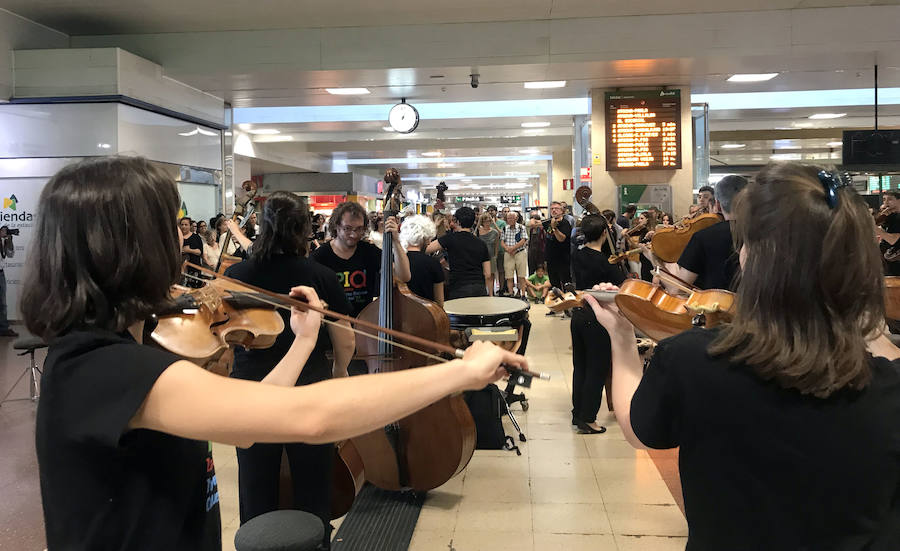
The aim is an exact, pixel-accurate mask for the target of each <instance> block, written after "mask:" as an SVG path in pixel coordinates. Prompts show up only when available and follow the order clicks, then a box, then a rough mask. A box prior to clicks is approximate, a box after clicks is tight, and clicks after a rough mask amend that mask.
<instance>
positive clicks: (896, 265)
mask: <svg viewBox="0 0 900 551" xmlns="http://www.w3.org/2000/svg"><path fill="white" fill-rule="evenodd" d="M882 201H884V204H883V205H882V207H881V213H882V214H887V218H886V219H885V221H884V223H883V224H882V225H881V226H878V227H876V228H875V233H876V235H878V238H879V243H878V247H879V248H880V249H881V254H882V258H883V264H884V275H888V276H896V275H900V254H898V255H897V260H894V255H893V254H892V253H894V252H895V251H897V252H898V253H900V243H898V242H897V241H898V240H900V212H898V211H900V191H887V192H885V193H884V195H883V196H882ZM885 253H887V254H885Z"/></svg>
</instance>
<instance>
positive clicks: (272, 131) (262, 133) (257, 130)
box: [247, 128, 281, 136]
mask: <svg viewBox="0 0 900 551" xmlns="http://www.w3.org/2000/svg"><path fill="white" fill-rule="evenodd" d="M247 132H249V133H250V134H259V135H260V136H270V135H272V134H281V130H276V129H275V128H253V129H250V130H247Z"/></svg>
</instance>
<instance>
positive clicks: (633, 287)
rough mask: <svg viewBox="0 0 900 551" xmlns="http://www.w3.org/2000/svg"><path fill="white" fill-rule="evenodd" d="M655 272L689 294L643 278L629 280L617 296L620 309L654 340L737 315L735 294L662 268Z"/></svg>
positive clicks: (729, 319)
mask: <svg viewBox="0 0 900 551" xmlns="http://www.w3.org/2000/svg"><path fill="white" fill-rule="evenodd" d="M654 274H655V275H656V276H657V277H659V278H660V279H664V280H667V281H669V282H671V283H673V284H674V285H676V286H677V287H679V288H680V289H681V290H682V291H684V292H686V293H687V296H686V297H685V296H676V295H673V294H670V293H668V292H667V291H666V290H665V289H663V288H662V287H661V286H658V285H653V284H652V283H649V282H647V281H643V280H641V279H627V280H625V282H624V283H623V284H622V285H621V286H620V287H619V292H618V294H617V295H616V298H615V302H616V306H617V307H618V309H619V311H620V312H621V313H622V314H623V315H624V316H625V317H626V318H628V321H630V322H631V324H632V325H634V326H635V327H636V328H638V329H639V330H640V331H642V332H643V333H644V334H646V335H647V336H648V337H650V338H651V339H653V340H655V341H659V340H662V339H665V338H667V337H671V336H673V335H677V334H678V333H681V332H683V331H686V330H688V329H690V328H691V327H714V326H716V325H718V324H720V323H725V322H728V321H731V319H732V318H733V317H734V313H735V295H734V293H732V292H730V291H725V290H720V289H710V290H701V289H697V288H696V287H693V286H692V285H689V284H687V283H685V282H684V281H682V280H681V279H679V278H678V277H676V276H674V275H672V274H671V273H669V272H668V271H666V270H665V269H663V268H661V267H657V268H656V270H655V271H654Z"/></svg>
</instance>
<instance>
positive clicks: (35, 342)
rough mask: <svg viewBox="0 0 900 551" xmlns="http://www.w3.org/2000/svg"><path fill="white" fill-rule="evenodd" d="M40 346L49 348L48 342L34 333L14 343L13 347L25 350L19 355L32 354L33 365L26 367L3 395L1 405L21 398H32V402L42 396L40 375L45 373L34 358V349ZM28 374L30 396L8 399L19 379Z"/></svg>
mask: <svg viewBox="0 0 900 551" xmlns="http://www.w3.org/2000/svg"><path fill="white" fill-rule="evenodd" d="M38 348H47V343H45V342H44V341H43V340H42V339H40V338H38V337H34V336H32V335H25V336H24V337H19V338H18V339H16V341H15V342H14V343H13V349H15V350H24V352H22V353H20V354H17V356H25V355H28V356H31V365H29V366H28V367H26V368H25V371H23V372H22V374H21V375H19V378H18V379H16V382H15V383H13V385H12V386H11V387H10V388H9V390H8V391H6V395H4V396H3V400H2V401H0V405H3V404H5V403H6V402H17V401H19V400H31V401H32V402H36V401H37V399H38V398H40V397H41V388H40V383H39V381H40V377H39V375H43V373H41V370H40V368H38V365H37V361H36V360H35V359H34V351H35V350H37V349H38ZM26 374H27V375H28V380H29V383H30V384H29V386H28V398H16V399H14V400H7V398H9V395H10V394H12V391H13V390H14V389H15V388H16V387H17V386H18V385H19V381H21V380H22V377H24V376H25V375H26Z"/></svg>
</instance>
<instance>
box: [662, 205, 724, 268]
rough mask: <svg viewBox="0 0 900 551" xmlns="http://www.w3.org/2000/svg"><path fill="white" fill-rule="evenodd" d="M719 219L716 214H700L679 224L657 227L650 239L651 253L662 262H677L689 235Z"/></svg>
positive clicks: (714, 223)
mask: <svg viewBox="0 0 900 551" xmlns="http://www.w3.org/2000/svg"><path fill="white" fill-rule="evenodd" d="M721 221H722V218H720V217H719V215H717V214H701V215H700V216H696V217H694V218H690V219H688V220H685V221H684V222H682V223H681V224H680V225H677V226H672V227H666V228H660V229H657V230H656V232H654V234H653V237H652V238H651V239H650V244H651V245H652V246H653V254H655V255H656V257H657V258H658V259H660V260H662V261H663V262H678V258H679V257H680V256H681V253H682V252H684V248H685V247H687V244H688V242H689V241H690V240H691V236H693V235H694V234H695V233H697V232H698V231H700V230H703V229H706V228H708V227H710V226H714V225H716V224H718V223H719V222H721Z"/></svg>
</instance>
